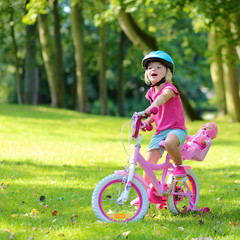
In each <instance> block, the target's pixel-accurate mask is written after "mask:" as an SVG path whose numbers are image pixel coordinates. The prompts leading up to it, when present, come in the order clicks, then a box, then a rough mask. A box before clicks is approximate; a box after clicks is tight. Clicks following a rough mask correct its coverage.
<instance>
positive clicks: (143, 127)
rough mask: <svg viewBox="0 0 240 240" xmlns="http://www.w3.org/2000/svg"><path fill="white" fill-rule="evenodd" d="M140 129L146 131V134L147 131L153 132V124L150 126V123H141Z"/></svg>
mask: <svg viewBox="0 0 240 240" xmlns="http://www.w3.org/2000/svg"><path fill="white" fill-rule="evenodd" d="M140 128H141V130H142V131H144V132H145V131H152V129H153V125H152V124H148V123H146V122H143V123H141V125H140Z"/></svg>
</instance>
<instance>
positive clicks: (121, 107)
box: [117, 31, 126, 116]
mask: <svg viewBox="0 0 240 240" xmlns="http://www.w3.org/2000/svg"><path fill="white" fill-rule="evenodd" d="M125 42H126V35H125V33H124V32H123V31H121V33H120V43H119V53H118V87H117V104H118V114H119V115H120V116H125V115H126V110H125V97H124V95H125V92H124V68H123V60H124V49H125Z"/></svg>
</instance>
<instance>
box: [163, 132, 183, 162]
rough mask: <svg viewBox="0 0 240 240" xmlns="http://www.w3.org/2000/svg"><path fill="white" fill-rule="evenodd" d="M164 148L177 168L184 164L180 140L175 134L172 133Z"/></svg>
mask: <svg viewBox="0 0 240 240" xmlns="http://www.w3.org/2000/svg"><path fill="white" fill-rule="evenodd" d="M164 146H165V148H166V150H167V152H168V153H169V155H170V157H171V159H172V160H173V161H174V163H175V165H176V166H179V165H181V164H182V154H181V151H180V150H179V148H178V146H179V139H178V137H177V136H176V135H175V134H172V133H170V134H169V135H168V136H167V138H166V140H165V142H164Z"/></svg>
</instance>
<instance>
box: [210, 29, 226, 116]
mask: <svg viewBox="0 0 240 240" xmlns="http://www.w3.org/2000/svg"><path fill="white" fill-rule="evenodd" d="M218 37H219V36H218V33H217V31H216V28H215V27H213V26H212V29H211V31H210V32H209V33H208V49H209V50H210V51H211V62H210V71H211V76H212V82H213V84H214V89H215V93H216V98H217V108H218V114H219V116H223V115H225V114H226V112H227V109H226V99H225V92H224V91H223V89H225V87H224V76H223V65H222V54H221V50H222V49H221V47H220V46H219V44H218Z"/></svg>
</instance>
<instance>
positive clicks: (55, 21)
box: [49, 0, 66, 107]
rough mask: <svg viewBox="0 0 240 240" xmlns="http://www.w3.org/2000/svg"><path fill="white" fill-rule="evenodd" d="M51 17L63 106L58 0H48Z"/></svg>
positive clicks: (62, 103) (63, 91)
mask: <svg viewBox="0 0 240 240" xmlns="http://www.w3.org/2000/svg"><path fill="white" fill-rule="evenodd" d="M49 4H50V7H51V11H52V17H53V27H54V46H55V53H56V58H55V61H56V70H55V71H56V76H57V79H58V83H59V88H60V92H61V95H60V97H61V100H60V102H61V103H60V105H61V107H65V105H66V104H65V88H64V74H63V57H62V41H61V31H60V29H61V26H60V17H59V13H58V0H50V1H49Z"/></svg>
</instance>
